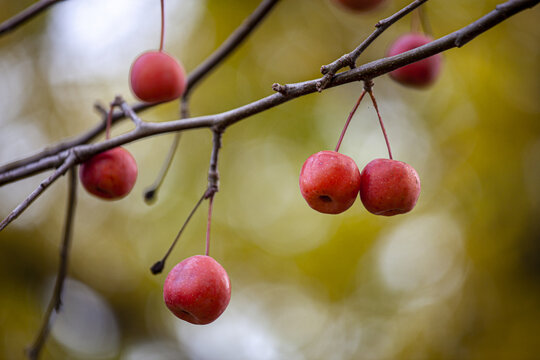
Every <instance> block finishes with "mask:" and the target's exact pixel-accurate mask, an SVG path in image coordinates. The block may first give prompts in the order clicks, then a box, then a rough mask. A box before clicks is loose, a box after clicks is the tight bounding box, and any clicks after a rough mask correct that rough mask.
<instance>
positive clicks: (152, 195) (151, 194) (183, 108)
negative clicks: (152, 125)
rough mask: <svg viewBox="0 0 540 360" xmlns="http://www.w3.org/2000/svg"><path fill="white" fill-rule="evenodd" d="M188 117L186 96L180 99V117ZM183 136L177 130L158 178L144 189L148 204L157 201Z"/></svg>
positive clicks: (145, 199)
mask: <svg viewBox="0 0 540 360" xmlns="http://www.w3.org/2000/svg"><path fill="white" fill-rule="evenodd" d="M188 117H189V100H188V98H186V97H182V98H181V99H180V119H186V118H188ZM181 137H182V133H181V132H177V133H176V134H174V138H173V141H172V143H171V145H170V146H169V151H168V152H167V156H166V157H165V160H163V164H162V165H161V169H160V170H159V173H158V175H157V176H156V179H155V180H154V182H153V183H152V184H151V185H150V186H148V187H147V188H146V189H145V190H144V201H145V202H146V203H147V204H152V203H153V202H154V201H156V198H157V194H158V192H159V189H160V188H161V185H162V184H163V181H164V180H165V177H166V176H167V173H168V172H169V169H170V168H171V165H172V162H173V160H174V155H175V154H176V150H177V149H178V145H179V144H180V138H181Z"/></svg>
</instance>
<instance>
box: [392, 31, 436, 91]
mask: <svg viewBox="0 0 540 360" xmlns="http://www.w3.org/2000/svg"><path fill="white" fill-rule="evenodd" d="M431 41H432V39H431V38H430V37H429V36H426V35H423V34H417V33H410V34H406V35H403V36H401V37H399V38H398V39H397V40H396V41H395V42H394V43H393V44H392V46H391V47H390V49H389V50H388V56H394V55H397V54H401V53H403V52H405V51H409V50H412V49H415V48H417V47H419V46H422V45H425V44H427V43H429V42H431ZM441 63H442V56H441V54H435V55H433V56H430V57H428V58H426V59H422V60H420V61H417V62H414V63H412V64H409V65H406V66H403V67H401V68H399V69H396V70H394V71H392V72H390V77H391V78H392V79H394V80H396V81H397V82H399V83H401V84H403V85H408V86H411V87H417V88H423V87H426V86H429V85H431V84H433V83H434V82H435V80H436V79H437V78H438V77H439V73H440V69H441Z"/></svg>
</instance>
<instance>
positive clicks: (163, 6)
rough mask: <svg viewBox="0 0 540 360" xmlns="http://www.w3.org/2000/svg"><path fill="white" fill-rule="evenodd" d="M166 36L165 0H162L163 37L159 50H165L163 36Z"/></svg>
mask: <svg viewBox="0 0 540 360" xmlns="http://www.w3.org/2000/svg"><path fill="white" fill-rule="evenodd" d="M164 37H165V0H161V37H160V41H159V51H163V38H164Z"/></svg>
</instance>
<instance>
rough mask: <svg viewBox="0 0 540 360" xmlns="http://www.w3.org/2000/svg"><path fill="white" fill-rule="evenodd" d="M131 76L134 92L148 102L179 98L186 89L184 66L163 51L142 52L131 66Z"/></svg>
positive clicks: (140, 98)
mask: <svg viewBox="0 0 540 360" xmlns="http://www.w3.org/2000/svg"><path fill="white" fill-rule="evenodd" d="M129 77H130V86H131V91H132V92H133V94H134V95H135V96H136V97H137V98H138V99H139V100H141V101H145V102H148V103H157V102H164V101H171V100H174V99H177V98H179V97H180V96H181V95H182V94H183V93H184V91H185V89H186V73H185V71H184V68H183V67H182V65H181V64H180V63H179V62H178V61H177V60H176V59H175V58H173V57H172V56H171V55H169V54H167V53H165V52H163V51H148V52H145V53H143V54H141V55H140V56H139V57H138V58H137V59H136V60H135V62H134V63H133V65H132V66H131V70H130V75H129Z"/></svg>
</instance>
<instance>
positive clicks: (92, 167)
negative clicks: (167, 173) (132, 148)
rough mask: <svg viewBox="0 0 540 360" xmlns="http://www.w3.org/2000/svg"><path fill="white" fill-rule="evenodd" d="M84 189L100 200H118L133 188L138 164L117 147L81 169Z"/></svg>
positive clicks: (92, 158)
mask: <svg viewBox="0 0 540 360" xmlns="http://www.w3.org/2000/svg"><path fill="white" fill-rule="evenodd" d="M79 178H80V179H81V183H82V184H83V186H84V188H85V189H86V190H87V191H88V192H89V193H90V194H93V195H95V196H97V197H99V198H102V199H107V200H117V199H120V198H123V197H124V196H126V195H127V194H129V192H130V191H131V189H132V188H133V186H134V185H135V181H136V180H137V163H136V162H135V159H134V158H133V156H131V154H130V153H129V151H127V150H126V149H124V148H122V147H116V148H113V149H110V150H107V151H105V152H102V153H100V154H97V155H95V156H93V157H91V158H90V159H89V160H87V161H86V162H84V163H83V164H82V165H81V167H80V169H79Z"/></svg>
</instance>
